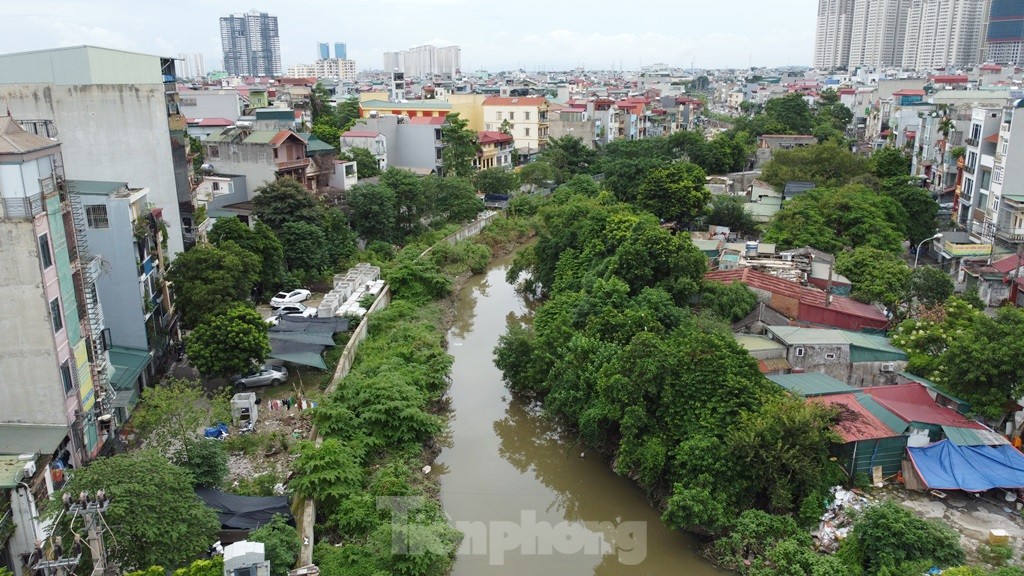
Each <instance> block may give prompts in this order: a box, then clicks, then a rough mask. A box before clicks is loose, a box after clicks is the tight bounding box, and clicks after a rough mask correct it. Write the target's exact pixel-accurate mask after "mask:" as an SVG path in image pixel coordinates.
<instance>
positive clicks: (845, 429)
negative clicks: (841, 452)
mask: <svg viewBox="0 0 1024 576" xmlns="http://www.w3.org/2000/svg"><path fill="white" fill-rule="evenodd" d="M807 401H808V402H816V403H818V404H827V405H831V406H838V407H839V408H840V410H841V413H840V415H839V416H840V421H839V423H838V424H836V425H835V426H833V427H832V429H833V430H835V431H836V432H837V433H838V434H839V435H840V436H842V438H843V442H856V441H858V440H877V439H880V438H892V437H893V436H899V434H897V433H895V432H893V431H892V430H891V429H889V427H888V426H886V425H885V423H883V422H882V421H881V420H879V419H878V418H877V417H876V416H875V415H874V414H872V413H871V412H870V411H868V409H867V408H865V407H864V406H863V405H862V404H861V403H860V402H858V401H857V396H856V395H855V394H852V393H849V394H829V395H827V396H813V397H811V398H808V399H807Z"/></svg>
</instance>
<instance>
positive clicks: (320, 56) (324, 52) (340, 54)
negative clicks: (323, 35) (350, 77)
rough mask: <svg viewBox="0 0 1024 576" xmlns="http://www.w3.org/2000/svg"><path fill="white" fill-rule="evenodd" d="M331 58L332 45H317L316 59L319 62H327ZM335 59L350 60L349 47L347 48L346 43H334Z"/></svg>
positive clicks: (325, 43) (322, 43)
mask: <svg viewBox="0 0 1024 576" xmlns="http://www.w3.org/2000/svg"><path fill="white" fill-rule="evenodd" d="M330 57H331V45H330V44H328V43H327V42H317V43H316V58H317V60H327V59H328V58H330ZM334 57H335V58H338V59H339V60H348V47H347V46H345V43H344V42H335V43H334Z"/></svg>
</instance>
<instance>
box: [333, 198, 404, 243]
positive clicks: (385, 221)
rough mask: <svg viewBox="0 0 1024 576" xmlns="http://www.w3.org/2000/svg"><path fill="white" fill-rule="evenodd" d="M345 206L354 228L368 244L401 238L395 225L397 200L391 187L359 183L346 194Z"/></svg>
mask: <svg viewBox="0 0 1024 576" xmlns="http://www.w3.org/2000/svg"><path fill="white" fill-rule="evenodd" d="M345 203H346V204H347V205H348V210H349V220H350V221H351V222H352V228H353V229H354V230H355V231H356V233H357V234H359V237H360V238H362V239H363V240H366V242H367V243H370V242H375V241H384V242H393V241H396V240H397V239H398V236H397V234H396V232H397V229H396V224H395V220H396V218H397V216H398V198H397V197H396V196H395V193H394V192H393V191H392V190H391V189H390V188H388V187H387V186H384V185H382V184H359V185H358V186H355V187H353V188H352V190H351V191H349V193H348V194H347V195H346V198H345Z"/></svg>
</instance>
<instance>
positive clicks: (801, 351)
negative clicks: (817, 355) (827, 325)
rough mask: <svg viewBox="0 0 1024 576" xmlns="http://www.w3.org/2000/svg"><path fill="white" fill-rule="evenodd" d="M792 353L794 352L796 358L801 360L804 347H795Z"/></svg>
mask: <svg viewBox="0 0 1024 576" xmlns="http://www.w3.org/2000/svg"><path fill="white" fill-rule="evenodd" d="M794 352H796V355H797V357H798V358H803V355H804V347H803V346H797V347H796V348H795V349H794Z"/></svg>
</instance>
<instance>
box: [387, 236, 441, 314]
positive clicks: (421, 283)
mask: <svg viewBox="0 0 1024 576" xmlns="http://www.w3.org/2000/svg"><path fill="white" fill-rule="evenodd" d="M418 256H419V254H418V250H417V249H416V248H415V247H411V248H406V249H405V250H402V251H401V252H399V254H398V256H396V257H395V259H394V260H392V261H391V262H389V263H388V265H387V266H386V267H385V269H384V270H383V271H382V272H381V275H382V276H383V277H384V278H385V279H386V280H387V281H388V285H389V286H390V287H391V291H392V293H393V294H394V295H395V297H396V298H402V299H404V300H410V301H418V302H422V301H430V300H437V299H438V298H444V297H445V296H447V295H448V294H449V293H451V291H452V282H451V280H449V279H448V277H447V276H445V275H444V274H443V273H442V272H441V269H440V268H439V267H438V266H437V264H436V263H434V261H433V260H431V259H429V258H419V257H418Z"/></svg>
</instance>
